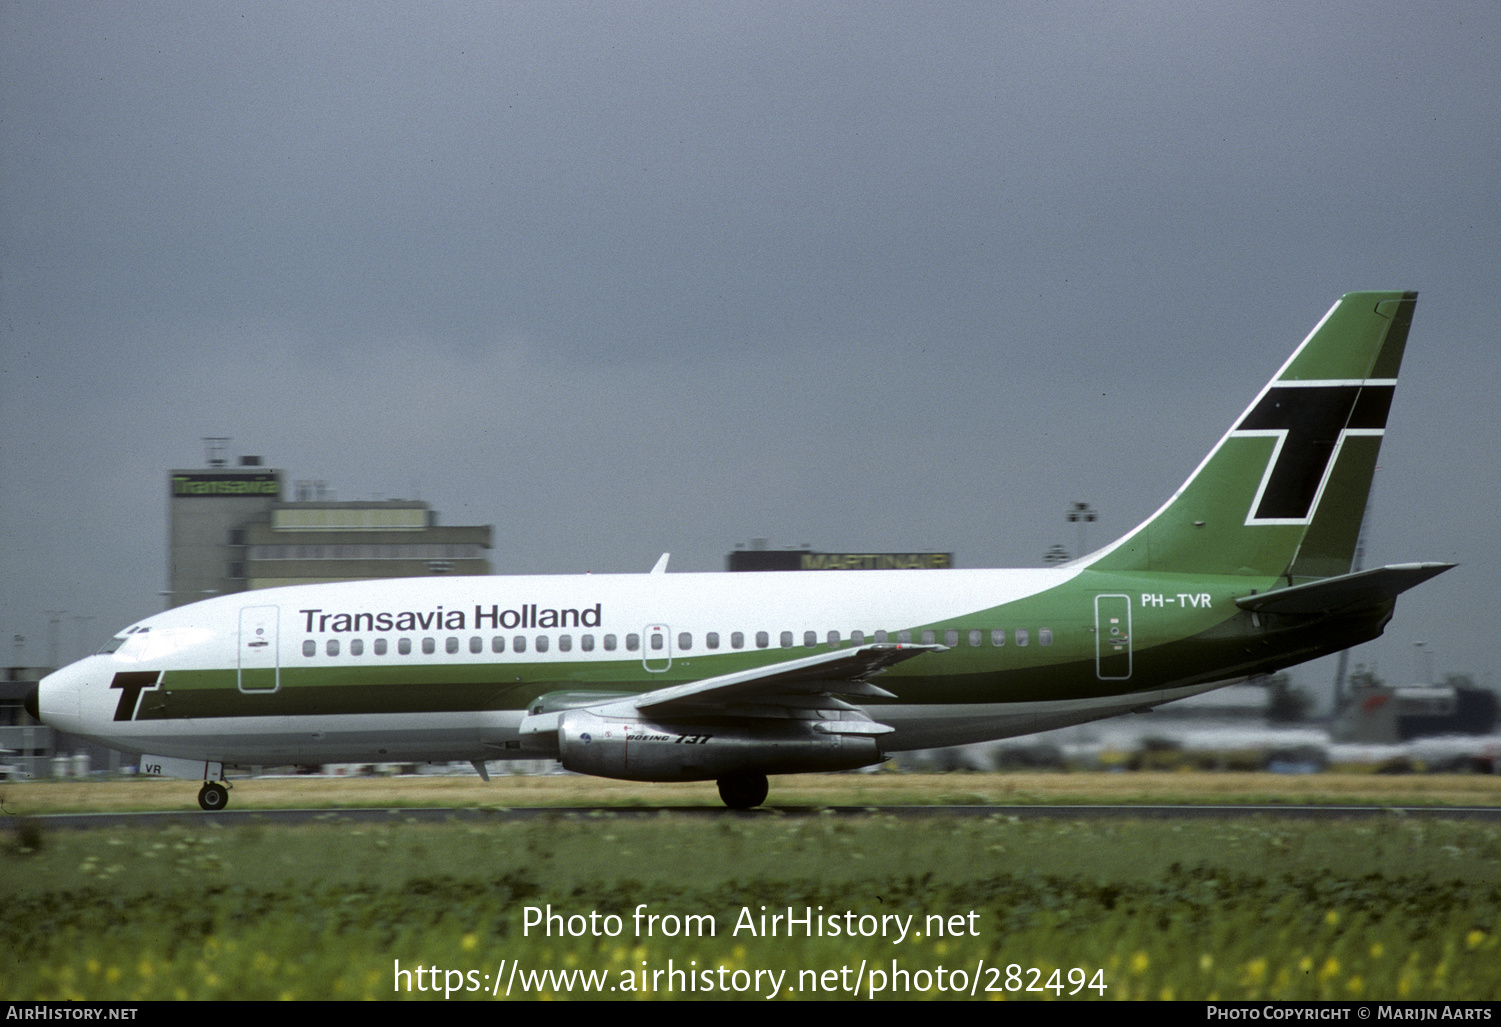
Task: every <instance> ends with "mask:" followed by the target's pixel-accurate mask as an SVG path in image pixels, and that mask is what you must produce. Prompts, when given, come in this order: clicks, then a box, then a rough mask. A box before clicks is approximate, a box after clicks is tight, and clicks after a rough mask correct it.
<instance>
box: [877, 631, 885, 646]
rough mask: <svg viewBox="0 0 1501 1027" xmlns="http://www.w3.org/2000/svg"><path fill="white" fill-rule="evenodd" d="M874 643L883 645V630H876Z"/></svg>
mask: <svg viewBox="0 0 1501 1027" xmlns="http://www.w3.org/2000/svg"><path fill="white" fill-rule="evenodd" d="M876 644H877V645H885V644H886V632H885V631H884V630H882V631H877V632H876Z"/></svg>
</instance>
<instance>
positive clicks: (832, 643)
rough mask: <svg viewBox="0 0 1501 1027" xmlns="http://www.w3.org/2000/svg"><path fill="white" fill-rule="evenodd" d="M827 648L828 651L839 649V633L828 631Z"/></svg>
mask: <svg viewBox="0 0 1501 1027" xmlns="http://www.w3.org/2000/svg"><path fill="white" fill-rule="evenodd" d="M829 648H830V649H838V648H839V632H837V631H830V632H829Z"/></svg>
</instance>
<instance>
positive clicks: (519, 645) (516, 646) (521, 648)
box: [511, 635, 526, 653]
mask: <svg viewBox="0 0 1501 1027" xmlns="http://www.w3.org/2000/svg"><path fill="white" fill-rule="evenodd" d="M511 652H513V653H524V652H526V636H525V635H517V636H516V637H515V638H513V639H511Z"/></svg>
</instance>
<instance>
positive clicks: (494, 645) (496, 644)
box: [490, 635, 506, 653]
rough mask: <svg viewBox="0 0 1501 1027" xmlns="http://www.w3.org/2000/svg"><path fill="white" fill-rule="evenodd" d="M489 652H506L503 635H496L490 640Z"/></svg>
mask: <svg viewBox="0 0 1501 1027" xmlns="http://www.w3.org/2000/svg"><path fill="white" fill-rule="evenodd" d="M490 651H491V652H492V653H503V652H505V651H506V640H505V637H504V636H503V635H496V636H495V637H494V638H492V639H490Z"/></svg>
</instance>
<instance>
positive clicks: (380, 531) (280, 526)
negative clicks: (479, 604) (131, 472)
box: [167, 456, 493, 607]
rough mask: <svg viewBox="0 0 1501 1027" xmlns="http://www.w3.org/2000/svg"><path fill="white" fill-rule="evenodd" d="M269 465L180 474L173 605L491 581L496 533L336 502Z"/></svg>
mask: <svg viewBox="0 0 1501 1027" xmlns="http://www.w3.org/2000/svg"><path fill="white" fill-rule="evenodd" d="M321 495H322V493H321V490H316V489H312V488H307V487H304V486H299V489H298V495H297V496H296V497H294V498H292V499H291V500H290V501H289V500H288V498H287V496H286V495H285V492H284V482H283V477H282V472H281V471H279V470H276V469H273V468H267V467H262V466H261V461H260V458H259V457H254V456H245V457H241V458H240V461H239V466H237V467H233V468H230V467H227V466H223V465H222V464H221V465H219V466H210V467H208V468H203V469H195V470H175V471H172V472H171V474H170V477H169V481H168V499H167V508H168V512H167V581H168V585H167V588H168V593H167V605H168V606H169V607H175V606H183V605H185V604H187V603H193V602H197V601H198V600H200V599H206V598H208V597H209V596H215V595H226V594H228V593H231V592H245V591H249V590H252V589H259V588H272V587H275V586H277V585H302V584H313V583H320V582H329V581H359V580H364V579H370V578H410V577H424V576H429V575H434V574H489V573H490V572H491V570H490V561H489V558H488V555H487V554H488V553H489V551H490V548H491V538H492V533H493V529H492V527H491V526H489V525H481V526H454V527H449V526H443V525H440V524H439V523H438V515H437V512H436V511H435V510H433V509H432V508H431V507H429V506H428V504H426V503H424V502H421V501H418V500H408V499H390V500H385V501H378V502H377V501H360V502H334V501H329V500H325V499H323V498H321Z"/></svg>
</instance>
